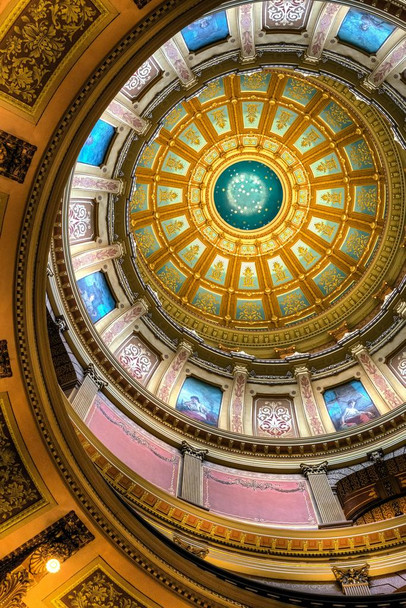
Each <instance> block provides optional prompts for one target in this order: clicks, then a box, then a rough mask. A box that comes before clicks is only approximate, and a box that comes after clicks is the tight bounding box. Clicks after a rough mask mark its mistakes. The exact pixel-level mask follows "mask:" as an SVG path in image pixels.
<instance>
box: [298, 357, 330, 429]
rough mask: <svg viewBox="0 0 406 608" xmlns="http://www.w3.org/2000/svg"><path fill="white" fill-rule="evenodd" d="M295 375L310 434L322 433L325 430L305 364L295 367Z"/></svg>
mask: <svg viewBox="0 0 406 608" xmlns="http://www.w3.org/2000/svg"><path fill="white" fill-rule="evenodd" d="M295 376H296V380H297V384H298V387H299V391H300V396H301V398H302V403H303V408H304V412H305V414H306V418H307V423H308V425H309V427H310V433H311V434H312V435H323V434H324V433H325V432H326V430H325V428H324V426H323V423H322V421H321V418H320V414H319V408H318V407H317V403H316V398H315V396H314V393H313V387H312V383H311V380H310V377H311V376H310V372H309V370H308V369H307V367H306V366H305V365H302V366H300V367H296V369H295Z"/></svg>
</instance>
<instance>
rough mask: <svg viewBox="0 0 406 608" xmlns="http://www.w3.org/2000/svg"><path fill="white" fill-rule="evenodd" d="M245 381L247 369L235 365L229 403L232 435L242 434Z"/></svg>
mask: <svg viewBox="0 0 406 608" xmlns="http://www.w3.org/2000/svg"><path fill="white" fill-rule="evenodd" d="M247 379H248V370H247V368H246V367H245V366H244V365H236V366H235V367H234V380H233V387H232V390H231V401H230V431H232V432H233V433H243V432H244V422H243V419H244V397H245V387H246V386H247Z"/></svg>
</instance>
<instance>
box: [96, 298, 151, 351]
mask: <svg viewBox="0 0 406 608" xmlns="http://www.w3.org/2000/svg"><path fill="white" fill-rule="evenodd" d="M148 306H149V305H148V302H147V300H146V299H145V298H139V299H138V300H136V301H135V302H134V304H133V305H132V306H131V308H130V309H129V310H126V311H125V312H124V313H123V314H122V315H120V316H119V317H118V319H115V320H114V321H113V322H112V323H111V324H110V325H108V326H107V328H106V329H105V330H104V332H103V333H102V335H101V339H102V340H103V342H104V343H105V345H106V346H110V345H111V344H112V343H113V341H114V340H115V339H116V338H117V336H118V335H119V334H120V333H121V332H122V331H123V330H124V329H125V328H126V327H128V326H129V325H130V324H132V323H135V321H136V320H137V319H139V318H140V317H142V316H143V315H145V314H146V313H147V312H148Z"/></svg>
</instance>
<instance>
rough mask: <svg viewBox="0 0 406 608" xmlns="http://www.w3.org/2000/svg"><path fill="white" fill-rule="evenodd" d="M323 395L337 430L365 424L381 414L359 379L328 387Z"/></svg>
mask: <svg viewBox="0 0 406 608" xmlns="http://www.w3.org/2000/svg"><path fill="white" fill-rule="evenodd" d="M323 397H324V402H325V404H326V407H327V410H328V413H329V414H330V418H331V420H332V422H333V424H334V426H335V429H336V431H343V430H345V429H350V428H353V427H355V426H359V425H360V424H365V423H366V422H369V421H370V420H372V419H373V418H378V417H379V415H380V414H379V412H378V410H377V409H376V407H375V406H374V404H373V403H372V401H371V398H370V396H369V395H368V393H367V392H366V390H365V388H364V386H363V384H362V383H361V382H360V381H359V380H351V382H347V383H346V384H340V386H335V387H334V388H331V389H328V390H326V391H325V392H324V395H323Z"/></svg>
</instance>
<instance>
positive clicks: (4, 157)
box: [0, 47, 37, 184]
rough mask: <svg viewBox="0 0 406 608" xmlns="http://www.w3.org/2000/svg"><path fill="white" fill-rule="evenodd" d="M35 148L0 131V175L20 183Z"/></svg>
mask: <svg viewBox="0 0 406 608" xmlns="http://www.w3.org/2000/svg"><path fill="white" fill-rule="evenodd" d="M0 48H1V47H0ZM0 52H1V50H0ZM0 71H1V58H0ZM0 90H1V76H0ZM36 149H37V146H33V145H32V144H29V143H28V142H26V141H24V140H23V139H19V138H18V137H14V135H10V133H7V132H6V131H0V175H3V177H9V178H10V179H13V180H14V181H16V182H18V183H20V184H22V183H23V182H24V180H25V176H26V175H27V171H28V169H29V168H30V164H31V161H32V157H33V156H34V152H35V150H36Z"/></svg>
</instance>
